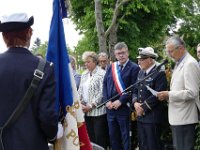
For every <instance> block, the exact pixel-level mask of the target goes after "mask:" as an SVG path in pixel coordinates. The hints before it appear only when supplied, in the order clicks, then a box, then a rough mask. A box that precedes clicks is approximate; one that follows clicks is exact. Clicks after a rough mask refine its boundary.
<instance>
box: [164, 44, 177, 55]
mask: <svg viewBox="0 0 200 150" xmlns="http://www.w3.org/2000/svg"><path fill="white" fill-rule="evenodd" d="M178 48H179V46H177V47H175V48H173V49H171V50H169V49H165V52H166V53H167V54H172V53H173V52H174V51H175V50H177V49H178Z"/></svg>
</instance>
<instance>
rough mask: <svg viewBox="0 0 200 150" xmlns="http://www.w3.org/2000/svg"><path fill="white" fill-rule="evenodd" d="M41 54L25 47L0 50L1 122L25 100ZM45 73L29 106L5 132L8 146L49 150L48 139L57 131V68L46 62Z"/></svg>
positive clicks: (10, 149) (7, 148) (17, 149)
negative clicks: (55, 69)
mask: <svg viewBox="0 0 200 150" xmlns="http://www.w3.org/2000/svg"><path fill="white" fill-rule="evenodd" d="M38 61H39V58H37V57H35V56H34V55H33V54H31V52H30V51H28V50H27V49H25V48H10V49H8V51H6V52H5V53H3V54H0V63H1V65H0V126H2V125H3V124H4V123H5V121H6V120H7V119H8V118H9V116H10V115H11V113H12V112H13V110H14V109H15V107H16V106H17V104H18V103H19V101H21V99H22V97H23V96H24V94H25V92H26V90H27V89H28V87H29V85H30V82H31V80H32V79H33V73H34V70H35V69H36V68H37V65H38ZM44 73H45V74H44V77H43V79H42V81H41V82H40V85H39V87H38V89H37V91H36V93H35V95H34V96H33V98H32V99H31V100H30V102H29V104H28V107H27V108H25V111H24V112H23V113H22V114H21V116H20V117H19V118H18V119H17V120H16V122H14V123H13V124H12V125H11V126H9V127H8V128H6V129H5V130H4V132H3V143H4V147H5V150H48V149H49V148H48V139H53V138H54V137H55V136H56V134H57V126H58V123H57V119H58V116H57V113H56V111H55V79H54V69H53V66H52V65H50V64H49V63H47V64H46V66H45V70H44Z"/></svg>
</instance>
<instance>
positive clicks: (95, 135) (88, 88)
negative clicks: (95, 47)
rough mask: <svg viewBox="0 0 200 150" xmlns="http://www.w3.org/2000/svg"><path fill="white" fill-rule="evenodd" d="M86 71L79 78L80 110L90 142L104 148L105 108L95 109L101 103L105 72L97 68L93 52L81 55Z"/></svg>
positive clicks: (105, 132) (95, 55)
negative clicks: (83, 113) (83, 116)
mask: <svg viewBox="0 0 200 150" xmlns="http://www.w3.org/2000/svg"><path fill="white" fill-rule="evenodd" d="M82 60H83V61H84V63H85V67H86V71H85V72H84V73H83V74H82V76H81V83H80V86H79V90H78V92H79V95H80V99H81V102H82V110H83V112H85V121H86V125H87V129H88V134H89V137H90V140H91V141H92V142H94V143H96V144H98V145H100V146H102V147H104V148H106V138H105V137H106V136H107V133H108V131H107V130H108V129H107V125H106V110H105V107H104V106H103V107H101V108H99V109H96V106H97V105H98V104H100V103H102V97H103V94H102V88H103V78H104V75H105V71H104V70H102V69H101V68H100V67H99V66H98V56H97V54H96V53H95V52H92V51H86V52H84V53H83V55H82Z"/></svg>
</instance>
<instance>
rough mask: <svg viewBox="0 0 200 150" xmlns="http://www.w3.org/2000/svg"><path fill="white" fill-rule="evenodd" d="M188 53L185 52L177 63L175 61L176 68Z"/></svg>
mask: <svg viewBox="0 0 200 150" xmlns="http://www.w3.org/2000/svg"><path fill="white" fill-rule="evenodd" d="M187 53H188V52H186V53H185V54H184V55H183V56H182V57H181V58H180V59H179V60H178V61H176V65H177V66H178V65H179V64H180V63H181V62H182V61H183V59H184V58H185V56H186V55H187Z"/></svg>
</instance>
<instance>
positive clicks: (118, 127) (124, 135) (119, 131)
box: [107, 114, 129, 150]
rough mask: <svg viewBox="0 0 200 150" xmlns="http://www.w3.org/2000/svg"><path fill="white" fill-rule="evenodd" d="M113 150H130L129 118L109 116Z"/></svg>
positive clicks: (126, 116)
mask: <svg viewBox="0 0 200 150" xmlns="http://www.w3.org/2000/svg"><path fill="white" fill-rule="evenodd" d="M107 120H108V127H109V136H110V143H111V146H112V150H123V149H124V150H129V116H128V115H125V116H123V115H110V114H107Z"/></svg>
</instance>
